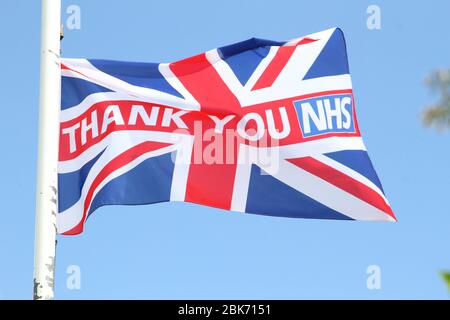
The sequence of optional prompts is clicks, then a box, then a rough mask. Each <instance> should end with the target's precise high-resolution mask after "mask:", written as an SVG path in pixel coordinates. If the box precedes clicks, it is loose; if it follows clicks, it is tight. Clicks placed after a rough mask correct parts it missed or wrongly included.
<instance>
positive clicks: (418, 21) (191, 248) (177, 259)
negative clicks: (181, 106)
mask: <svg viewBox="0 0 450 320" xmlns="http://www.w3.org/2000/svg"><path fill="white" fill-rule="evenodd" d="M71 4H75V5H78V6H79V7H80V8H81V29H80V30H66V38H65V39H64V41H63V43H62V50H63V56H64V57H80V58H81V57H82V58H85V57H86V58H103V59H116V60H130V61H134V60H137V61H149V62H168V61H173V60H178V59H181V58H184V57H187V56H190V55H193V54H196V53H200V52H203V51H205V50H208V49H211V48H215V47H218V46H222V45H225V44H229V43H233V42H237V41H240V40H245V39H247V38H250V37H253V36H256V37H260V38H267V39H273V40H285V39H290V38H295V37H298V36H301V35H306V34H309V33H313V32H316V31H320V30H324V29H327V28H329V27H334V26H339V27H341V28H342V29H343V31H344V33H345V36H346V40H347V47H348V55H349V63H350V70H351V74H352V78H353V87H354V91H355V99H356V105H357V111H358V117H359V125H360V127H361V130H362V134H363V137H364V139H365V142H366V146H367V148H368V150H369V154H370V155H371V158H372V161H373V163H374V166H375V169H376V170H377V172H378V175H379V176H380V179H381V181H382V183H383V186H384V189H385V191H386V193H387V196H388V198H389V199H390V202H391V204H392V207H393V209H394V212H395V213H396V215H397V217H398V219H399V222H398V223H363V222H345V221H314V220H300V219H298V220H295V219H283V218H271V217H265V216H256V215H239V214H233V213H229V212H225V211H221V210H217V209H211V208H207V207H201V206H196V205H192V204H184V203H164V204H156V205H150V206H136V207H120V206H116V207H103V208H101V209H99V210H97V211H96V213H95V214H94V215H93V216H92V218H91V219H90V220H89V221H88V223H87V225H86V229H85V232H84V233H83V234H82V235H80V236H75V237H59V239H58V248H57V262H56V266H57V272H56V296H57V298H59V299H95V298H112V299H116V298H125V299H132V298H148V299H171V298H177V299H189V298H191V299H198V298H204V299H215V298H224V299H226V298H237V299H244V298H255V299H266V298H267V299H282V298H285V299H304V298H307V299H308V298H324V299H329V298H356V299H381V298H387V299H391V298H402V299H403V298H414V299H415V298H426V299H428V298H436V299H448V298H449V292H448V291H447V288H446V287H445V284H444V283H443V281H442V280H441V279H440V277H439V275H438V272H439V270H442V269H445V268H447V269H450V255H449V254H448V251H449V247H450V232H449V231H450V209H449V204H448V199H449V188H448V186H449V184H450V166H449V163H450V149H449V148H448V143H449V138H450V133H437V132H434V131H433V130H430V129H426V128H423V126H422V125H421V123H420V113H421V110H422V109H423V107H424V106H425V105H427V104H430V103H432V102H433V101H434V100H435V99H436V97H435V96H433V95H431V94H430V93H429V92H428V90H427V88H425V87H424V85H423V79H424V77H425V76H426V75H427V73H429V72H430V71H431V70H433V69H435V68H438V67H448V66H449V65H450V42H449V41H448V29H449V26H448V22H446V21H447V20H448V12H449V11H450V3H449V2H448V1H433V2H432V3H429V2H425V1H418V2H413V3H411V2H410V1H395V2H394V1H379V0H378V1H375V2H372V1H370V2H369V1H362V0H361V1H346V4H345V6H343V5H342V4H340V3H338V2H336V1H331V0H330V1H324V0H316V1H298V0H297V1H283V0H279V1H262V0H259V1H247V0H239V1H231V0H230V1H222V2H211V1H170V0H167V1H137V0H135V1H131V0H130V1H120V2H119V1H100V0H96V1H92V0H91V1H87V0H85V1H81V0H79V1H76V0H74V1H63V20H65V19H66V18H67V17H68V15H67V14H65V13H64V11H65V9H66V8H67V6H69V5H71ZM370 4H376V5H378V6H380V8H381V19H382V28H381V30H372V31H371V30H368V29H367V27H366V19H367V14H366V9H367V7H368V6H369V5H370ZM0 12H1V14H0V15H1V19H0V37H1V39H2V50H1V51H0V57H1V60H2V62H3V63H2V68H1V70H2V72H1V77H0V88H1V89H0V92H1V94H2V105H3V108H2V109H3V111H2V119H1V120H2V121H1V125H0V137H1V138H0V139H1V142H2V150H3V153H2V157H0V167H1V168H3V171H2V173H1V179H2V180H3V181H2V183H1V184H0V199H1V200H2V201H1V202H2V210H1V213H0V214H1V222H0V255H1V257H2V259H0V299H13V298H23V299H29V298H31V296H32V272H33V246H34V244H33V240H34V192H35V177H36V172H35V168H36V151H37V136H36V134H37V123H38V119H37V115H38V93H39V92H38V90H39V27H40V26H39V22H40V8H39V2H38V1H28V0H20V1H18V0H14V1H13V0H6V1H2V2H1V4H0ZM71 265H77V266H79V267H80V270H81V290H69V289H68V288H67V287H66V279H67V277H68V275H67V273H66V270H67V268H68V267H69V266H71ZM369 265H378V266H379V267H380V268H381V275H382V278H381V289H380V290H368V289H367V287H366V279H367V277H368V275H367V274H366V269H367V267H368V266H369Z"/></svg>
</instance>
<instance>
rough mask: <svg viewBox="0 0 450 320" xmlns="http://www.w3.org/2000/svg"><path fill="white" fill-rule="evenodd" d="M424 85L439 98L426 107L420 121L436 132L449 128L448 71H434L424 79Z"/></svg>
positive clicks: (449, 93)
mask: <svg viewBox="0 0 450 320" xmlns="http://www.w3.org/2000/svg"><path fill="white" fill-rule="evenodd" d="M425 84H426V85H427V86H428V87H429V88H430V89H431V91H432V92H433V93H437V94H439V96H440V99H439V101H438V102H437V103H436V104H434V105H430V106H428V107H427V108H426V109H425V110H424V112H423V114H422V121H423V123H424V124H425V125H426V126H429V127H434V128H436V129H438V130H444V129H447V128H450V70H444V69H441V70H435V71H433V72H431V74H430V75H429V76H428V77H427V78H426V79H425Z"/></svg>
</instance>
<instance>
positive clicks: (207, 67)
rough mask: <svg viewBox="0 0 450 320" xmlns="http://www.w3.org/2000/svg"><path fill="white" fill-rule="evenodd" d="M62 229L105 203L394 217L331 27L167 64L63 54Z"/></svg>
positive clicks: (339, 38) (72, 228) (77, 224)
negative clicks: (364, 137) (366, 142)
mask: <svg viewBox="0 0 450 320" xmlns="http://www.w3.org/2000/svg"><path fill="white" fill-rule="evenodd" d="M61 75H62V98H61V115H60V151H59V165H58V179H59V182H58V184H59V197H58V201H59V203H58V206H59V213H58V215H57V229H58V232H59V233H61V234H68V235H71V234H78V233H80V232H82V230H83V226H84V223H85V221H86V219H87V217H88V216H89V215H90V214H91V213H92V212H93V211H94V210H96V209H97V208H99V207H101V206H104V205H112V204H133V205H138V204H150V203H157V202H167V201H186V202H192V203H197V204H202V205H207V206H211V207H216V208H222V209H226V210H232V211H236V212H246V213H254V214H262V215H271V216H282V217H295V218H315V219H347V220H378V221H395V217H394V214H393V212H392V210H391V208H390V205H389V203H388V201H387V200H386V197H385V195H384V191H383V189H382V186H381V184H380V181H379V179H378V177H377V175H376V173H375V171H374V169H373V167H372V164H371V161H370V159H369V157H368V155H367V152H366V148H365V146H364V143H363V141H362V138H361V135H360V130H359V127H358V123H357V120H356V114H355V102H354V99H353V91H352V84H351V79H350V75H349V69H348V63H347V53H346V47H345V40H344V37H343V34H342V31H341V30H340V29H338V28H334V29H329V30H325V31H322V32H318V33H314V34H311V35H308V36H305V37H300V38H297V39H294V40H291V41H287V42H276V41H269V40H263V39H256V38H253V39H250V40H247V41H243V42H239V43H236V44H233V45H229V46H225V47H221V48H218V49H214V50H210V51H207V52H205V53H202V54H199V55H196V56H193V57H190V58H187V59H184V60H180V61H177V62H174V63H159V64H157V63H137V62H119V61H109V60H91V59H89V60H88V59H62V62H61Z"/></svg>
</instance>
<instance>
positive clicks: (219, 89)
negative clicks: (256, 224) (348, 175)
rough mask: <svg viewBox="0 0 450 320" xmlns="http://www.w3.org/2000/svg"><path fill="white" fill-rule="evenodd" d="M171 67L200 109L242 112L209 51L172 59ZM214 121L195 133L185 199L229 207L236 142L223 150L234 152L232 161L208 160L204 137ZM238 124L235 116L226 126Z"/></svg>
mask: <svg viewBox="0 0 450 320" xmlns="http://www.w3.org/2000/svg"><path fill="white" fill-rule="evenodd" d="M170 69H171V70H172V72H173V73H174V74H175V75H176V76H177V77H178V79H179V80H180V81H181V83H182V84H183V86H184V87H185V88H186V89H187V90H188V91H189V92H190V93H191V94H192V95H193V97H194V98H195V99H196V100H197V101H198V102H199V104H200V107H201V112H202V113H204V114H205V115H215V116H218V117H219V118H223V116H226V115H230V114H240V113H241V112H242V108H241V105H240V103H239V101H238V100H237V98H236V97H235V96H234V94H233V93H232V92H231V91H230V89H229V88H228V86H227V85H226V84H225V83H224V81H223V80H222V78H221V77H220V75H219V74H218V73H217V71H216V69H214V67H213V66H212V65H211V63H210V62H209V61H208V59H207V57H206V54H200V55H197V56H195V57H192V58H188V59H185V60H182V61H179V62H175V63H172V64H171V65H170ZM208 123H209V124H208ZM212 125H213V124H212V123H211V121H209V122H202V128H201V131H202V132H201V136H199V135H196V136H195V147H194V149H193V153H192V159H191V165H190V167H189V175H188V182H187V186H186V196H185V201H188V202H193V203H199V204H203V205H207V206H212V207H216V208H222V209H230V207H231V199H232V196H233V188H234V180H235V176H236V168H237V146H235V144H233V146H232V148H234V150H228V148H226V151H225V152H224V154H225V153H228V154H227V156H230V154H231V153H232V157H233V159H231V160H232V161H228V162H227V163H225V162H224V163H212V164H209V163H205V158H204V155H205V154H204V151H205V150H206V148H207V147H208V145H210V144H211V141H205V139H204V138H203V137H204V132H205V131H206V130H213V129H214V128H213V126H212ZM235 125H236V120H232V121H230V122H229V123H228V124H227V126H226V127H225V129H226V128H230V127H231V126H234V127H235ZM223 132H225V130H224V131H223ZM220 136H221V135H220V134H218V135H216V138H219V139H220V138H221V137H220ZM222 138H223V139H226V135H222ZM223 145H224V146H230V142H229V141H228V142H227V141H223ZM199 160H200V161H199Z"/></svg>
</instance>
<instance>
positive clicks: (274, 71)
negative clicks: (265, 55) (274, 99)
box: [252, 38, 317, 91]
mask: <svg viewBox="0 0 450 320" xmlns="http://www.w3.org/2000/svg"><path fill="white" fill-rule="evenodd" d="M315 41H317V40H314V39H311V38H303V39H301V40H300V41H299V42H297V44H295V45H287V46H282V47H279V48H278V51H277V53H276V54H275V57H274V58H273V59H272V61H271V62H270V64H269V65H268V66H267V68H266V70H264V72H263V74H262V75H261V76H260V78H259V79H258V81H256V83H255V85H254V86H253V88H252V91H253V90H258V89H263V88H267V87H270V86H271V85H272V84H273V83H274V82H275V80H276V79H277V78H278V76H279V74H280V73H281V71H282V70H283V68H284V66H285V65H286V64H287V63H288V61H289V59H290V58H291V57H292V55H293V54H294V51H295V49H296V48H297V46H299V45H303V44H308V43H311V42H315Z"/></svg>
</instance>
